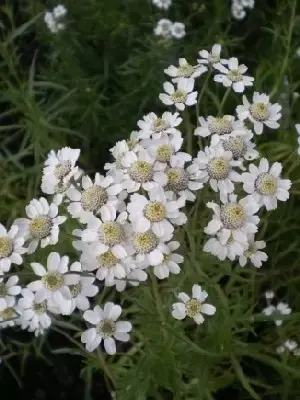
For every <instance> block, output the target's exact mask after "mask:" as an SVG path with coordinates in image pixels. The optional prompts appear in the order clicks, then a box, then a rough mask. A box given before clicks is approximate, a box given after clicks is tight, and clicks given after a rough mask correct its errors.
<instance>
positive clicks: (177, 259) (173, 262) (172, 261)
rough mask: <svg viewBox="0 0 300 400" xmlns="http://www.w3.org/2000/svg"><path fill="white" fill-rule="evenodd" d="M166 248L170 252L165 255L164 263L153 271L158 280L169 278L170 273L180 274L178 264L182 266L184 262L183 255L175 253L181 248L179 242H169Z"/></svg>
mask: <svg viewBox="0 0 300 400" xmlns="http://www.w3.org/2000/svg"><path fill="white" fill-rule="evenodd" d="M166 246H167V247H168V252H167V253H165V254H164V259H163V262H162V263H161V264H159V265H156V266H155V267H154V269H153V272H154V274H155V275H156V276H157V278H158V279H165V278H168V277H169V275H170V272H171V273H172V274H176V275H177V274H179V272H180V266H179V265H178V264H181V263H183V261H184V258H183V256H182V255H180V254H177V253H174V251H175V250H177V249H178V248H179V246H180V244H179V242H176V241H173V242H169V243H167V244H166Z"/></svg>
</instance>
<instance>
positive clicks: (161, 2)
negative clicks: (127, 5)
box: [152, 0, 172, 10]
mask: <svg viewBox="0 0 300 400" xmlns="http://www.w3.org/2000/svg"><path fill="white" fill-rule="evenodd" d="M152 3H153V4H154V5H155V6H156V7H158V8H162V9H163V10H167V9H168V8H169V7H170V5H171V4H172V0H152Z"/></svg>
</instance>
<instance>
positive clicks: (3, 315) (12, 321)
mask: <svg viewBox="0 0 300 400" xmlns="http://www.w3.org/2000/svg"><path fill="white" fill-rule="evenodd" d="M17 324H18V314H17V313H16V310H15V309H14V308H13V307H8V308H6V309H5V310H3V311H0V330H1V329H3V328H7V327H12V326H16V325H17Z"/></svg>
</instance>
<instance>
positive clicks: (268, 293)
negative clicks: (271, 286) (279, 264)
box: [265, 290, 275, 301]
mask: <svg viewBox="0 0 300 400" xmlns="http://www.w3.org/2000/svg"><path fill="white" fill-rule="evenodd" d="M274 297H275V293H274V292H273V290H267V291H266V292H265V298H266V300H267V301H269V300H272V299H274Z"/></svg>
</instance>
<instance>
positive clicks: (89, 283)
mask: <svg viewBox="0 0 300 400" xmlns="http://www.w3.org/2000/svg"><path fill="white" fill-rule="evenodd" d="M71 272H78V277H79V281H78V283H76V284H74V285H69V290H70V293H71V300H70V310H69V312H68V315H69V314H72V312H73V311H74V310H75V308H78V310H81V311H85V310H87V309H88V308H89V307H90V302H89V300H88V297H94V296H96V294H97V293H98V291H99V289H98V287H97V286H96V285H93V283H94V281H95V277H94V276H84V273H83V272H82V267H81V264H80V263H79V262H74V263H73V264H71V265H70V275H72V274H71Z"/></svg>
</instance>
